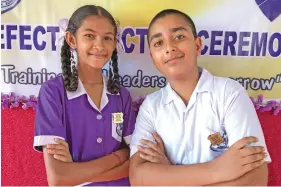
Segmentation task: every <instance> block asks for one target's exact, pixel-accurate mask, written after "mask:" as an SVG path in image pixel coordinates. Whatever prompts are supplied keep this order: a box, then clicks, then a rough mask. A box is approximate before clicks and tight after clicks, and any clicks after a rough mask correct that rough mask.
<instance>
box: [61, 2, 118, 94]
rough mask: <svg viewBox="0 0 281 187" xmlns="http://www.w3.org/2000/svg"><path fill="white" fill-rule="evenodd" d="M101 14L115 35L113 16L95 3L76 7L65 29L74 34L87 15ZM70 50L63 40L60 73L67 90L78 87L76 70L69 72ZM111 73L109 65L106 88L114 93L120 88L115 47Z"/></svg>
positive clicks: (115, 27)
mask: <svg viewBox="0 0 281 187" xmlns="http://www.w3.org/2000/svg"><path fill="white" fill-rule="evenodd" d="M92 15H101V16H104V17H106V18H107V19H108V21H109V22H110V23H111V24H112V25H113V27H114V33H115V36H116V34H117V25H116V22H115V20H114V18H113V16H112V15H111V14H110V13H109V12H108V11H107V10H105V9H104V8H103V7H100V6H95V5H85V6H82V7H80V8H78V9H77V10H76V11H75V12H74V13H73V14H72V16H71V17H70V19H69V22H68V26H67V29H66V31H69V32H70V33H71V34H73V35H75V34H76V31H77V29H78V28H79V27H80V26H81V23H82V22H83V21H84V19H85V18H86V17H87V16H92ZM70 58H71V51H70V47H69V45H68V43H67V42H66V41H64V44H63V46H62V47H61V63H62V74H63V78H64V86H65V88H66V90H68V91H76V90H77V87H78V71H77V69H76V68H73V67H72V69H73V72H71V60H70ZM111 61H112V68H113V74H112V71H111V67H110V69H109V79H108V83H107V89H108V91H109V92H110V93H113V94H116V93H118V92H119V90H120V82H119V74H118V56H117V50H116V49H115V50H114V51H113V53H112V56H111Z"/></svg>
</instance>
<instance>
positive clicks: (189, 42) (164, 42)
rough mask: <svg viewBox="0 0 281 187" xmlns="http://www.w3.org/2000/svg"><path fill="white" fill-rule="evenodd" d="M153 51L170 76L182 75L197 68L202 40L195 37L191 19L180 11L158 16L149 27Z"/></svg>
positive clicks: (167, 75) (155, 61) (151, 52)
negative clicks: (187, 18) (189, 21)
mask: <svg viewBox="0 0 281 187" xmlns="http://www.w3.org/2000/svg"><path fill="white" fill-rule="evenodd" d="M149 47H150V55H151V57H152V59H153V61H154V64H155V66H156V68H157V69H158V70H159V71H160V72H161V73H162V74H163V75H164V76H165V77H166V78H167V79H182V78H185V77H186V76H188V74H190V73H192V71H194V70H196V69H197V56H199V55H200V53H201V40H200V38H194V36H193V34H192V30H191V27H190V25H189V24H188V22H187V21H186V20H185V19H184V18H183V17H182V16H181V15H178V14H170V15H167V16H164V17H162V18H159V19H158V20H156V21H155V22H154V23H153V24H152V26H151V28H150V31H149Z"/></svg>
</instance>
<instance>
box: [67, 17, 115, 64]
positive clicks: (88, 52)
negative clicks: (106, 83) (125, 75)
mask: <svg viewBox="0 0 281 187" xmlns="http://www.w3.org/2000/svg"><path fill="white" fill-rule="evenodd" d="M115 34H116V33H115V31H114V26H113V25H112V24H111V23H110V22H109V20H108V19H107V18H106V17H104V16H99V15H94V16H87V17H86V18H85V19H84V20H83V22H82V23H81V25H80V27H79V29H77V31H76V34H75V36H73V35H72V34H71V33H69V32H67V34H66V40H67V42H68V44H69V46H70V47H71V48H72V49H75V50H76V51H77V56H78V57H77V58H78V62H79V63H80V64H85V65H88V66H90V67H92V68H94V69H102V68H103V67H104V65H105V64H106V63H107V62H108V61H109V59H110V58H111V56H112V53H113V51H114V49H115V47H116V39H115Z"/></svg>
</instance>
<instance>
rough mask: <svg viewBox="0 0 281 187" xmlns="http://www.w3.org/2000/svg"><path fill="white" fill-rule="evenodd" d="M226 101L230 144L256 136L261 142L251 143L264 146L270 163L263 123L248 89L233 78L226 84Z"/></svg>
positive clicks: (225, 110) (226, 119)
mask: <svg viewBox="0 0 281 187" xmlns="http://www.w3.org/2000/svg"><path fill="white" fill-rule="evenodd" d="M224 101H225V103H224V107H225V109H224V125H225V130H226V133H227V134H228V139H229V146H231V145H233V144H234V143H235V142H237V141H238V140H240V139H242V138H243V137H246V136H255V137H257V138H258V139H259V142H257V143H253V144H251V145H252V146H263V147H264V148H265V150H266V152H267V155H268V156H267V157H266V158H265V161H266V162H268V163H270V162H271V158H270V155H269V153H268V151H267V147H266V143H265V139H264V135H263V131H262V128H261V124H260V121H259V118H258V116H257V113H256V110H255V108H254V105H253V103H252V101H251V99H250V98H249V96H248V93H247V91H246V90H245V89H244V87H242V86H241V85H240V84H239V83H238V82H234V80H231V81H229V82H228V83H227V85H226V89H225V98H224Z"/></svg>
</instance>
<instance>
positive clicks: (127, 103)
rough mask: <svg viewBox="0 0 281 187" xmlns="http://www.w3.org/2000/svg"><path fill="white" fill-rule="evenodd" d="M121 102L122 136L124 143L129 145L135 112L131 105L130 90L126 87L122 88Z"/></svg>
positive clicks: (133, 127)
mask: <svg viewBox="0 0 281 187" xmlns="http://www.w3.org/2000/svg"><path fill="white" fill-rule="evenodd" d="M122 102H123V114H124V123H123V128H124V129H123V138H124V141H125V142H126V144H127V145H129V144H130V143H131V139H132V134H133V132H134V130H135V123H136V113H135V111H134V110H133V107H132V98H131V95H130V92H129V91H128V90H126V89H124V92H123V93H122Z"/></svg>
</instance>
